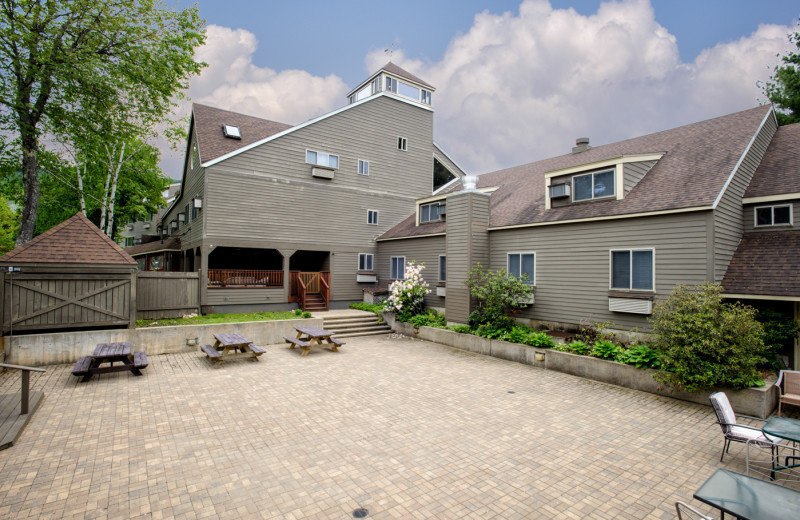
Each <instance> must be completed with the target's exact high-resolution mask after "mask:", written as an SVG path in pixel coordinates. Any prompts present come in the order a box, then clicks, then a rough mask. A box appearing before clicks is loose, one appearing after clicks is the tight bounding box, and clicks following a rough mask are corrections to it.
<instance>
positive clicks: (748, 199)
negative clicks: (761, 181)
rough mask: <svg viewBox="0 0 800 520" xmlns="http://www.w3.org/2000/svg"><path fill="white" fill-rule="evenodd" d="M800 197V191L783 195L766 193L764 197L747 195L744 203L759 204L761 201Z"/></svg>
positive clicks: (743, 200) (778, 200)
mask: <svg viewBox="0 0 800 520" xmlns="http://www.w3.org/2000/svg"><path fill="white" fill-rule="evenodd" d="M796 199H800V193H784V194H782V195H764V196H762V197H745V198H743V199H742V204H758V203H760V202H782V201H784V200H796Z"/></svg>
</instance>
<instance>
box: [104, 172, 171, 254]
mask: <svg viewBox="0 0 800 520" xmlns="http://www.w3.org/2000/svg"><path fill="white" fill-rule="evenodd" d="M180 187H181V185H180V183H178V182H174V183H172V184H170V185H169V187H168V188H167V189H166V190H164V192H163V193H162V194H163V196H164V200H165V201H166V202H167V205H166V206H165V207H163V208H160V209H159V210H158V212H157V213H155V214H151V215H150V218H148V219H147V220H142V221H137V222H131V223H129V224H127V225H125V226H123V227H122V229H121V230H120V231H119V239H118V240H117V242H119V245H121V246H123V247H130V246H135V245H139V244H142V243H147V242H150V241H153V240H155V239H157V238H160V237H159V235H158V224H159V222H160V221H161V217H162V216H163V215H164V212H165V211H166V209H167V207H168V206H169V205H170V204H171V203H172V201H173V200H175V196H176V195H177V193H178V191H179V190H180Z"/></svg>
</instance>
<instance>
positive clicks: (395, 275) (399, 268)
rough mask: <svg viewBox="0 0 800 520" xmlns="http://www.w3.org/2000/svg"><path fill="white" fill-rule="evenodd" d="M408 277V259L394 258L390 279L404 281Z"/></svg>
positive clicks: (402, 257)
mask: <svg viewBox="0 0 800 520" xmlns="http://www.w3.org/2000/svg"><path fill="white" fill-rule="evenodd" d="M405 277H406V257H404V256H393V257H392V263H391V268H390V274H389V278H391V279H392V280H402V279H403V278H405Z"/></svg>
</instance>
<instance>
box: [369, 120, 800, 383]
mask: <svg viewBox="0 0 800 520" xmlns="http://www.w3.org/2000/svg"><path fill="white" fill-rule="evenodd" d="M798 152H800V125H792V126H788V127H783V128H781V129H779V130H778V125H777V119H776V117H775V112H774V110H773V108H772V107H771V106H761V107H758V108H754V109H751V110H746V111H743V112H738V113H734V114H730V115H727V116H724V117H719V118H715V119H710V120H707V121H702V122H699V123H694V124H690V125H686V126H683V127H679V128H675V129H672V130H666V131H663V132H658V133H655V134H651V135H646V136H642V137H637V138H634V139H629V140H626V141H621V142H618V143H612V144H607V145H603V146H597V147H592V146H590V145H589V140H588V139H578V140H577V142H576V146H575V147H574V148H572V150H571V153H567V154H565V155H561V156H558V157H553V158H550V159H545V160H542V161H537V162H533V163H530V164H525V165H522V166H517V167H514V168H509V169H506V170H501V171H497V172H493V173H487V174H484V175H481V176H479V177H478V178H477V185H476V186H475V187H472V186H470V185H469V183H468V182H464V181H466V179H462V182H461V183H457V185H455V186H451V187H449V188H448V189H446V190H444V191H445V192H442V193H438V194H434V195H433V196H429V197H425V198H421V199H419V200H418V201H417V209H416V212H414V213H413V214H411V215H410V216H407V218H406V219H405V220H403V221H402V222H400V223H399V224H397V225H396V226H394V227H392V229H390V230H388V231H387V232H386V233H384V234H383V235H381V236H380V237H379V238H378V239H377V242H378V256H377V262H376V269H377V272H378V276H379V278H380V279H381V280H383V281H387V282H389V281H391V280H392V279H395V278H397V277H402V269H400V268H398V265H404V264H405V263H406V262H408V261H410V260H415V261H417V262H425V263H426V265H427V266H429V267H431V266H434V268H432V269H427V270H426V271H424V272H423V274H424V275H425V277H426V281H428V282H429V283H430V284H431V285H434V286H436V291H435V292H432V293H431V294H430V295H429V296H427V297H426V304H427V305H428V306H432V307H439V308H444V309H445V312H446V316H447V319H448V320H449V321H454V322H465V321H466V320H467V317H468V315H469V313H470V310H471V306H470V298H469V296H468V292H467V288H466V287H465V286H464V285H463V282H464V280H466V279H467V273H468V271H469V269H470V268H471V267H472V266H474V265H475V264H476V263H481V264H482V265H484V266H488V267H489V268H490V269H492V270H499V269H506V270H508V271H509V272H510V273H511V274H513V275H520V274H522V273H524V274H527V275H528V277H529V279H530V282H531V284H532V285H533V287H534V299H533V301H532V303H531V304H530V305H528V306H527V308H526V309H525V310H524V311H523V312H522V313H521V314H520V315H519V318H518V319H521V320H523V321H525V322H527V323H529V324H532V325H537V326H538V325H542V326H546V327H548V328H554V329H562V330H570V329H572V330H574V329H576V328H579V327H580V326H581V325H586V324H589V323H591V322H601V323H602V322H606V323H613V327H614V328H618V329H626V330H628V329H638V330H639V331H648V330H649V329H650V324H649V322H648V320H647V317H648V316H649V315H650V314H651V313H652V309H653V304H654V303H656V302H658V301H659V300H662V299H665V298H666V297H667V296H668V295H669V293H670V292H671V291H672V289H673V287H674V286H675V285H676V284H690V285H694V284H700V283H703V282H704V281H706V280H710V281H714V282H720V283H723V287H724V289H725V291H726V293H727V294H728V295H729V296H730V297H732V298H746V299H748V300H749V301H748V303H752V302H754V301H756V302H757V303H758V304H759V306H762V307H763V306H771V307H772V308H774V309H778V310H780V311H781V312H783V313H785V314H787V315H790V316H793V317H795V318H797V315H798V304H797V302H798V301H800V282H799V281H798V276H797V267H798V263H799V262H798V258H799V257H798V249H797V248H798V246H800V242H798V240H800V232H799V231H796V228H795V224H794V220H793V214H794V210H795V208H796V207H797V206H796V204H797V202H798V201H800V175H798V165H799V164H798V163H800V155H798ZM786 354H787V357H790V358H791V365H794V366H795V367H797V365H798V359H800V349H798V347H797V345H794V346H793V348H790V349H788V351H787V352H786ZM791 365H790V366H791Z"/></svg>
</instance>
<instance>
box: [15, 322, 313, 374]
mask: <svg viewBox="0 0 800 520" xmlns="http://www.w3.org/2000/svg"><path fill="white" fill-rule="evenodd" d="M300 324H302V325H306V326H311V327H322V318H308V319H297V320H278V321H251V322H244V323H215V324H211V325H182V326H175V327H150V328H139V329H109V330H94V331H80V332H59V333H55V334H30V335H26V336H13V337H9V336H3V337H0V346H2V347H3V348H2V349H0V351H2V352H5V358H6V362H7V363H11V364H15V365H27V366H42V365H56V364H61V363H74V362H76V361H77V360H78V358H79V357H81V356H88V355H90V354H91V353H92V352H93V351H94V348H95V346H96V345H97V344H98V343H111V342H115V341H129V342H130V343H131V350H133V351H136V350H144V351H145V352H147V355H148V356H152V355H157V354H173V353H177V352H189V351H199V346H200V345H213V344H214V334H215V333H226V332H227V333H230V332H237V333H239V334H241V335H242V336H244V337H246V338H249V339H252V340H253V343H255V344H256V345H273V344H276V343H283V342H284V340H283V336H290V337H293V336H295V335H296V334H297V332H296V331H295V330H294V326H295V325H300ZM191 342H194V344H190V343H191Z"/></svg>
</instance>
